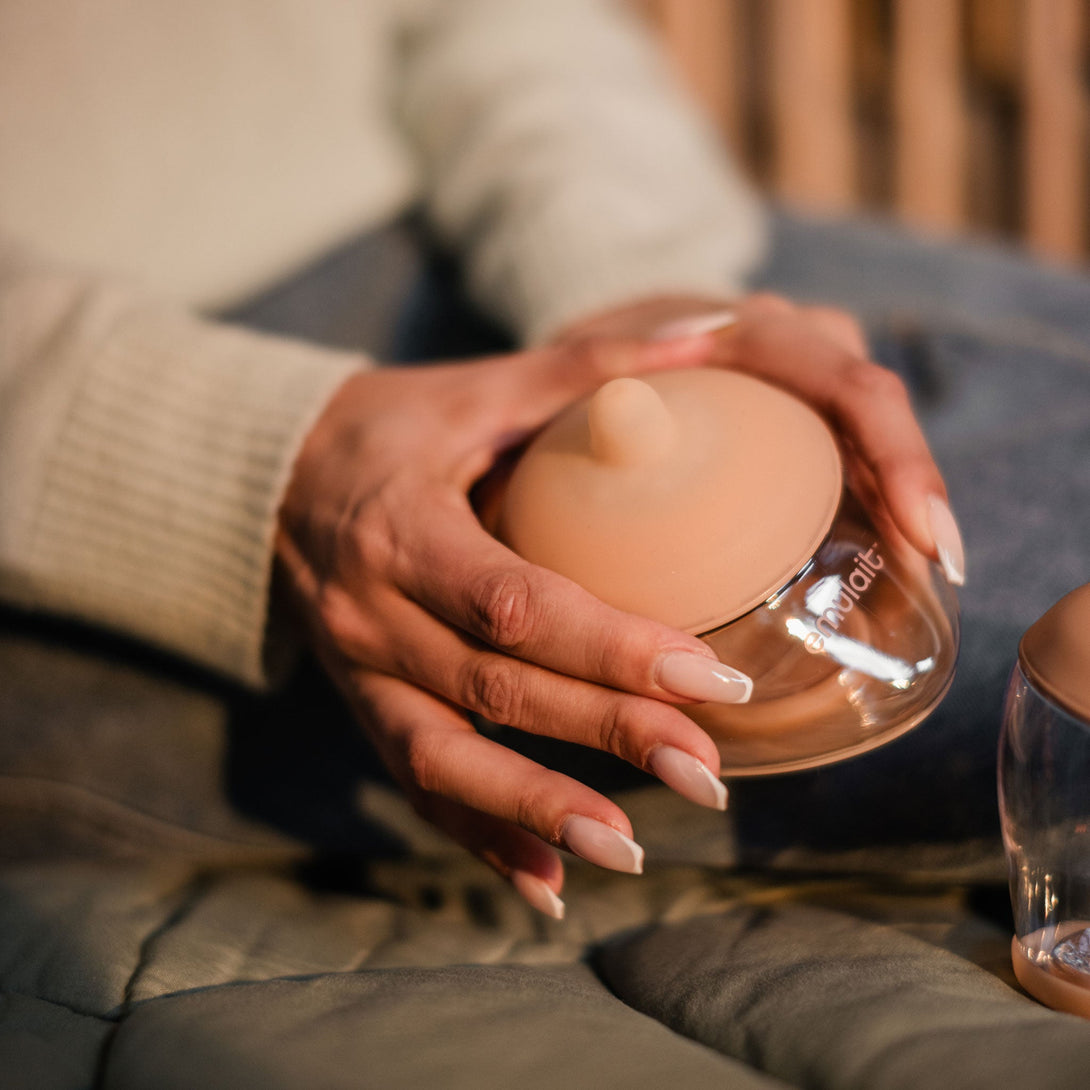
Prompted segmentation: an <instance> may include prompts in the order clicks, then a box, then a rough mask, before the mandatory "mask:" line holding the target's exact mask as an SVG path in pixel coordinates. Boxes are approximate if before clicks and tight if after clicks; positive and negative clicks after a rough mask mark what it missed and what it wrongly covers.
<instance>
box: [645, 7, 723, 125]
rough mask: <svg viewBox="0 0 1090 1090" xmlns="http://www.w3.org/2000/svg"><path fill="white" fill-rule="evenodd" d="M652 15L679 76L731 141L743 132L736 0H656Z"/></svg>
mask: <svg viewBox="0 0 1090 1090" xmlns="http://www.w3.org/2000/svg"><path fill="white" fill-rule="evenodd" d="M651 15H652V18H653V19H654V21H655V22H656V23H657V24H658V26H659V28H660V30H661V31H662V34H663V36H664V38H665V42H666V48H667V50H668V51H669V52H670V54H671V55H672V57H673V58H674V60H675V61H676V62H677V65H678V67H679V69H680V70H681V73H682V76H683V78H684V79H685V81H686V82H687V83H688V85H689V87H690V88H691V89H692V91H693V93H694V95H695V96H696V99H697V101H698V102H700V104H701V105H702V106H703V107H704V109H705V110H706V112H707V113H708V115H709V116H710V117H711V118H712V120H713V122H714V123H715V125H716V127H717V128H718V129H719V131H720V132H721V133H722V134H723V136H724V137H725V138H726V139H727V140H728V141H730V142H731V143H732V144H737V143H738V142H739V141H740V140H741V137H742V123H741V105H740V98H741V85H742V81H741V79H740V77H739V72H738V69H737V51H736V43H737V34H738V18H739V13H738V3H737V0H657V2H656V3H654V4H653V6H652V8H651Z"/></svg>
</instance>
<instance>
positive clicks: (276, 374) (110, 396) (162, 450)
mask: <svg viewBox="0 0 1090 1090" xmlns="http://www.w3.org/2000/svg"><path fill="white" fill-rule="evenodd" d="M362 363H363V361H362V360H360V359H359V358H357V357H355V356H352V355H349V354H347V353H339V352H331V351H327V350H324V349H319V348H314V347H310V346H307V345H303V344H297V343H294V342H290V341H286V340H282V339H274V338H268V337H262V336H258V335H255V334H252V333H249V332H245V331H242V330H238V329H232V328H229V327H227V326H224V325H218V324H214V323H211V322H205V321H202V320H200V319H198V318H196V317H194V316H192V315H190V314H188V313H186V312H185V311H183V310H181V309H178V308H175V307H174V306H171V305H168V304H164V303H160V302H157V301H154V300H152V299H149V298H147V297H146V296H144V295H143V294H141V293H139V292H137V291H135V290H132V289H131V288H128V287H127V286H123V285H118V284H112V283H107V282H103V281H99V280H96V279H93V278H90V277H87V276H80V275H76V274H73V273H70V272H65V271H62V270H59V269H57V268H54V267H51V266H50V265H48V264H46V263H43V262H39V261H36V260H35V259H34V258H33V257H32V256H31V255H29V254H28V253H27V252H26V251H25V250H23V249H21V248H20V247H19V246H17V245H15V244H13V243H11V242H10V241H2V240H0V597H3V598H4V599H5V600H7V601H9V602H15V603H17V604H19V605H22V606H25V607H28V608H32V609H46V610H51V611H57V612H60V613H64V614H67V615H70V616H75V617H78V618H83V619H86V620H88V621H91V622H94V623H96V624H101V625H106V626H109V627H112V628H114V629H117V630H119V631H122V632H125V633H128V634H130V635H134V636H137V637H140V638H142V639H144V640H147V641H150V642H151V643H153V644H156V645H159V646H161V647H164V648H168V649H169V650H171V651H173V652H177V653H180V654H182V655H184V656H186V657H189V658H191V659H193V660H195V661H197V662H200V663H203V664H206V665H208V666H210V667H212V668H214V669H216V670H218V671H222V672H226V673H228V674H231V675H233V676H235V677H237V678H239V679H242V680H245V681H248V682H251V683H260V682H261V681H262V679H263V677H264V667H263V642H264V632H265V619H266V610H267V597H268V584H269V577H270V567H271V556H272V534H273V528H274V525H275V516H276V510H277V507H278V505H279V502H280V497H281V494H282V492H283V490H284V487H285V484H286V481H287V478H288V475H289V473H290V470H291V465H292V461H293V458H294V456H295V453H296V451H297V449H298V447H299V445H300V444H301V442H302V438H303V436H304V435H305V433H306V431H307V429H308V428H309V426H310V425H311V424H312V422H313V421H314V419H315V418H316V416H317V414H318V413H319V412H320V411H321V409H322V407H323V406H324V405H325V403H326V402H327V400H328V398H329V397H330V396H331V394H332V392H333V390H334V389H335V387H336V386H337V385H338V384H339V383H341V382H342V381H343V380H344V379H345V378H346V377H347V375H348V374H349V373H351V372H352V370H353V369H354V368H357V367H359V366H361V364H362Z"/></svg>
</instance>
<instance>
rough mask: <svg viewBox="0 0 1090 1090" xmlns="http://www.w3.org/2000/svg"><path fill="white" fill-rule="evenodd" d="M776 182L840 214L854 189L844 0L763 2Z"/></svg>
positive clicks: (794, 197) (797, 197) (801, 199)
mask: <svg viewBox="0 0 1090 1090" xmlns="http://www.w3.org/2000/svg"><path fill="white" fill-rule="evenodd" d="M767 15H768V17H769V20H770V23H769V37H770V40H771V48H770V56H769V58H768V62H769V65H770V76H771V93H770V99H771V101H770V114H771V118H772V134H771V136H772V147H773V160H774V165H773V170H774V179H773V184H774V186H775V188H776V190H777V192H778V193H779V194H780V195H781V196H782V197H784V198H786V199H788V200H791V201H794V202H797V203H800V204H804V205H809V206H810V207H818V208H829V209H844V208H848V207H850V206H851V204H852V202H853V201H854V199H855V196H856V192H857V184H856V174H857V170H856V148H855V140H854V125H853V111H852V64H851V10H850V3H849V0H805V2H803V3H800V2H798V0H768V3H767Z"/></svg>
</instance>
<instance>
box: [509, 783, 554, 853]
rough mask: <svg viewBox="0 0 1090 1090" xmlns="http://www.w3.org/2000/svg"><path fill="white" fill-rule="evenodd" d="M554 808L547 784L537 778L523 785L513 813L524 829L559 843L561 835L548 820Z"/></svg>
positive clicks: (516, 821)
mask: <svg viewBox="0 0 1090 1090" xmlns="http://www.w3.org/2000/svg"><path fill="white" fill-rule="evenodd" d="M552 806H553V800H552V797H551V795H550V793H549V791H548V788H547V786H546V784H545V783H544V782H538V778H536V777H535V779H534V780H533V781H531V782H528V783H525V784H523V785H522V787H521V788H520V790H519V792H518V794H517V796H516V797H515V798H514V800H513V804H512V808H511V813H512V816H513V818H514V821H515V823H516V824H517V825H520V826H521V827H522V828H523V829H526V830H528V831H529V832H531V833H537V834H538V835H539V836H544V837H545V839H548V840H551V841H552V842H553V843H557V842H558V840H559V835H558V834H557V833H556V832H555V831H554V830H553V829H552V825H553V824H554V823H552V822H550V821H549V819H548V818H549V813H550V810H551V808H552Z"/></svg>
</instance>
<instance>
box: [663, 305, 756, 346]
mask: <svg viewBox="0 0 1090 1090" xmlns="http://www.w3.org/2000/svg"><path fill="white" fill-rule="evenodd" d="M737 321H738V315H737V314H735V313H734V311H733V310H715V311H712V312H711V313H710V314H693V315H690V316H689V317H688V318H676V319H675V320H674V321H672V322H667V323H666V324H665V325H660V326H659V327H658V329H656V330H655V331H654V333H652V334H651V339H652V340H654V341H676V340H681V338H682V337H700V336H702V335H703V334H705V333H717V332H718V331H719V330H720V329H726V328H727V326H732V325H734V323H735V322H737Z"/></svg>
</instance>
